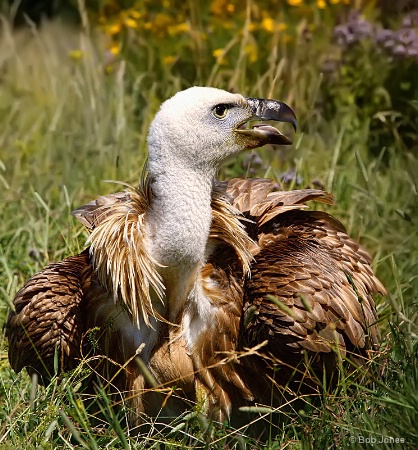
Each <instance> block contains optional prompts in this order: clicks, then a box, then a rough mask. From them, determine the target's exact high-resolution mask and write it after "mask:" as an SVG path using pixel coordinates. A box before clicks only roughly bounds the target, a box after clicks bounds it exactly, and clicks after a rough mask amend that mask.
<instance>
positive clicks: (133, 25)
mask: <svg viewBox="0 0 418 450" xmlns="http://www.w3.org/2000/svg"><path fill="white" fill-rule="evenodd" d="M125 25H126V26H127V27H128V28H133V29H136V28H138V22H137V21H136V20H135V19H132V18H131V17H128V18H127V19H125Z"/></svg>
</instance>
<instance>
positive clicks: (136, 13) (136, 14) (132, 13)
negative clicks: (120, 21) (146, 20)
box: [129, 9, 142, 19]
mask: <svg viewBox="0 0 418 450" xmlns="http://www.w3.org/2000/svg"><path fill="white" fill-rule="evenodd" d="M129 15H130V16H131V17H133V18H134V19H140V18H141V16H142V14H141V13H140V12H139V11H137V10H136V9H130V10H129Z"/></svg>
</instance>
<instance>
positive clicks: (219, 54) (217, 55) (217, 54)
mask: <svg viewBox="0 0 418 450" xmlns="http://www.w3.org/2000/svg"><path fill="white" fill-rule="evenodd" d="M223 54H224V49H223V48H217V49H216V50H214V51H213V56H214V57H215V58H220V57H222V56H223Z"/></svg>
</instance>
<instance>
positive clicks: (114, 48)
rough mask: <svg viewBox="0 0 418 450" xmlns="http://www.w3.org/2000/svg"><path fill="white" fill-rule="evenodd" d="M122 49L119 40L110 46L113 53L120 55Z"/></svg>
mask: <svg viewBox="0 0 418 450" xmlns="http://www.w3.org/2000/svg"><path fill="white" fill-rule="evenodd" d="M120 50H121V46H120V43H119V42H114V43H113V44H112V45H111V46H110V47H109V52H110V53H111V54H112V55H119V53H120Z"/></svg>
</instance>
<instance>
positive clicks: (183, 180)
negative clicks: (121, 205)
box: [146, 161, 215, 323]
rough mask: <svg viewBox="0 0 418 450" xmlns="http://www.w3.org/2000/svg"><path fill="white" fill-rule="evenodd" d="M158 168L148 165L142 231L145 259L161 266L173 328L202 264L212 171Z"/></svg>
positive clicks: (168, 312)
mask: <svg viewBox="0 0 418 450" xmlns="http://www.w3.org/2000/svg"><path fill="white" fill-rule="evenodd" d="M162 167H167V168H169V170H164V171H157V170H153V165H152V162H151V161H150V167H149V176H150V180H151V191H152V198H151V203H150V207H149V209H148V211H147V215H146V227H147V236H148V237H149V240H148V245H149V248H150V253H151V256H152V257H153V258H154V259H155V260H156V262H157V263H158V264H159V265H161V267H160V268H159V272H160V275H161V277H162V279H163V282H164V285H165V288H166V300H167V302H166V304H167V309H168V310H167V311H166V317H167V319H168V320H170V321H171V322H173V323H176V322H178V320H179V314H180V313H181V311H182V309H183V306H184V304H185V302H186V300H187V297H188V295H189V294H190V292H191V290H192V289H193V287H194V285H195V281H196V280H197V279H199V273H200V270H201V268H202V266H203V264H204V262H205V259H206V246H207V241H208V237H209V231H210V226H211V222H212V208H211V197H212V186H213V181H214V178H215V171H213V173H212V172H211V171H207V172H203V171H200V170H185V168H184V165H182V164H178V165H177V164H175V162H172V161H171V162H170V163H169V164H167V163H166V164H164V165H163V166H162Z"/></svg>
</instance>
